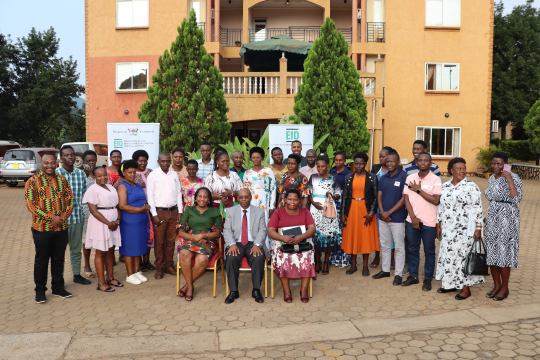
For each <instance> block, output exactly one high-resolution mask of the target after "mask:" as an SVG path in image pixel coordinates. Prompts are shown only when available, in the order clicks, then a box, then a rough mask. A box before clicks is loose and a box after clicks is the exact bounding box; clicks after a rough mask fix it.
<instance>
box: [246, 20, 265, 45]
mask: <svg viewBox="0 0 540 360" xmlns="http://www.w3.org/2000/svg"><path fill="white" fill-rule="evenodd" d="M253 28H254V29H255V32H254V33H255V39H250V41H263V40H266V19H254V20H253Z"/></svg>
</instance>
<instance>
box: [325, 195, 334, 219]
mask: <svg viewBox="0 0 540 360" xmlns="http://www.w3.org/2000/svg"><path fill="white" fill-rule="evenodd" d="M323 215H324V217H327V218H332V219H335V218H337V213H336V207H335V206H334V200H333V199H332V198H329V197H327V198H326V201H325V202H324V210H323Z"/></svg>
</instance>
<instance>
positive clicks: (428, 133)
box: [416, 127, 461, 157]
mask: <svg viewBox="0 0 540 360" xmlns="http://www.w3.org/2000/svg"><path fill="white" fill-rule="evenodd" d="M460 132H461V129H460V128H445V127H443V128H434V127H418V128H417V129H416V134H417V136H416V137H417V140H424V141H425V142H426V143H427V144H428V147H429V149H428V151H429V153H430V154H431V155H432V156H448V157H456V156H459V153H460V147H461V146H460V139H461V136H460Z"/></svg>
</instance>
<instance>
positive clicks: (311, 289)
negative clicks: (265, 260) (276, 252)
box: [268, 260, 313, 299]
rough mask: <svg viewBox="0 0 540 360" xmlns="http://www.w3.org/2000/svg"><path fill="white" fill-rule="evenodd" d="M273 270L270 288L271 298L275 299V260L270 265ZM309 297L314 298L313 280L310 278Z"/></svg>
mask: <svg viewBox="0 0 540 360" xmlns="http://www.w3.org/2000/svg"><path fill="white" fill-rule="evenodd" d="M268 266H269V267H270V268H271V274H270V288H271V289H272V290H271V291H272V293H271V297H272V299H273V298H274V260H272V261H271V262H270V265H268ZM309 297H310V298H312V297H313V278H309Z"/></svg>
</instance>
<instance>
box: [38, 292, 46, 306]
mask: <svg viewBox="0 0 540 360" xmlns="http://www.w3.org/2000/svg"><path fill="white" fill-rule="evenodd" d="M45 302H47V297H46V296H45V291H36V304H43V303H45Z"/></svg>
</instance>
